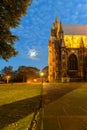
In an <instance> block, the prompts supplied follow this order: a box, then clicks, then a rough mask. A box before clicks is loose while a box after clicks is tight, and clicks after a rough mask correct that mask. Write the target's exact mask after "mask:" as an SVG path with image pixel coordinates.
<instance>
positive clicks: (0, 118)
mask: <svg viewBox="0 0 87 130" xmlns="http://www.w3.org/2000/svg"><path fill="white" fill-rule="evenodd" d="M74 89H77V87H70V88H69V87H64V88H57V89H53V90H49V91H47V93H46V94H45V95H43V98H44V99H48V102H45V104H46V105H47V104H49V103H51V102H53V101H55V100H57V99H59V98H60V97H62V96H64V95H65V94H67V93H69V92H71V91H72V90H74ZM40 99H41V96H36V97H32V98H28V99H24V100H21V101H17V102H13V103H10V104H5V105H3V106H0V129H2V128H4V127H6V126H8V125H10V124H12V123H15V122H17V121H18V120H20V119H23V118H24V117H26V116H28V115H29V114H31V113H33V112H34V111H35V108H36V107H37V105H38V103H40Z"/></svg>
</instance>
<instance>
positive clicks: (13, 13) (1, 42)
mask: <svg viewBox="0 0 87 130" xmlns="http://www.w3.org/2000/svg"><path fill="white" fill-rule="evenodd" d="M30 4H31V0H0V57H1V58H2V59H4V60H6V61H7V60H8V59H9V58H10V57H12V56H16V55H17V54H18V52H17V51H16V49H15V48H14V42H15V41H16V40H18V37H17V36H14V35H12V33H11V30H10V29H11V28H16V27H17V26H18V25H19V24H20V20H21V17H22V16H23V15H25V14H26V11H27V8H28V6H29V5H30Z"/></svg>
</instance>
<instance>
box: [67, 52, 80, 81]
mask: <svg viewBox="0 0 87 130" xmlns="http://www.w3.org/2000/svg"><path fill="white" fill-rule="evenodd" d="M68 75H69V77H70V78H71V79H72V80H76V78H77V77H78V60H77V57H76V55H75V54H71V55H70V56H69V59H68Z"/></svg>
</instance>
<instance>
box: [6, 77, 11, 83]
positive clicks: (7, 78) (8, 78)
mask: <svg viewBox="0 0 87 130" xmlns="http://www.w3.org/2000/svg"><path fill="white" fill-rule="evenodd" d="M10 77H11V76H10V75H7V76H6V80H7V83H8V82H9V80H10Z"/></svg>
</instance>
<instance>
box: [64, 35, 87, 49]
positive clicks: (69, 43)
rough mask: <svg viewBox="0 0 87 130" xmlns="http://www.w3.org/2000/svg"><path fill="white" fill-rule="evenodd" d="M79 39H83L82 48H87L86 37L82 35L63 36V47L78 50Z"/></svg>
mask: <svg viewBox="0 0 87 130" xmlns="http://www.w3.org/2000/svg"><path fill="white" fill-rule="evenodd" d="M81 38H82V39H83V42H84V47H85V48H87V36H84V35H64V41H65V46H66V47H67V48H79V47H80V44H79V43H80V40H81Z"/></svg>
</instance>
